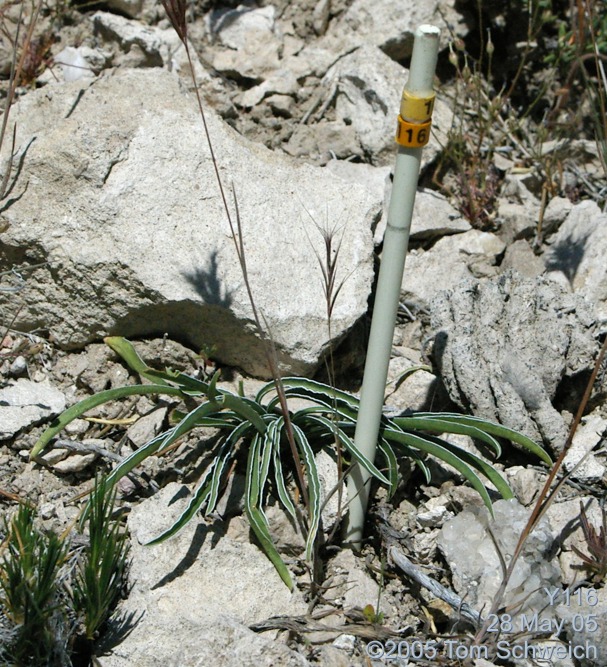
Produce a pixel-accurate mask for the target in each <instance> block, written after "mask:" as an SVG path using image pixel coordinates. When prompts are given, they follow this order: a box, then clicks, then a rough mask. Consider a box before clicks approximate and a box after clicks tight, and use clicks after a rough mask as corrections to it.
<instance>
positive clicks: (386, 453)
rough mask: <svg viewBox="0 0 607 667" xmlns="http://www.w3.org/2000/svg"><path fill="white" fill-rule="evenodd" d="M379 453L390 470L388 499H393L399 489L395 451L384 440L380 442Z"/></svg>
mask: <svg viewBox="0 0 607 667" xmlns="http://www.w3.org/2000/svg"><path fill="white" fill-rule="evenodd" d="M379 451H380V452H381V453H382V455H383V457H384V460H385V462H386V467H387V469H388V480H389V483H388V498H392V496H393V495H394V494H395V492H396V488H397V487H398V478H399V475H398V461H397V459H396V454H394V450H393V449H392V447H390V445H389V444H388V443H387V442H386V440H385V439H384V438H381V439H380V440H379Z"/></svg>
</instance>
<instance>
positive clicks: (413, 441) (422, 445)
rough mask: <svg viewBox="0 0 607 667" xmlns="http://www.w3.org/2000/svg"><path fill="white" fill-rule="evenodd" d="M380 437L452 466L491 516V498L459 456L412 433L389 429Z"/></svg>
mask: <svg viewBox="0 0 607 667" xmlns="http://www.w3.org/2000/svg"><path fill="white" fill-rule="evenodd" d="M382 435H383V436H384V438H386V439H387V440H389V441H392V442H396V443H404V444H406V445H409V446H410V447H414V448H415V449H419V450H420V451H423V452H425V453H426V454H431V455H432V456H435V457H436V458H437V459H440V460H441V461H444V462H445V463H448V464H449V465H451V466H453V467H454V468H455V469H456V470H457V471H458V472H460V473H461V474H462V475H463V476H464V477H465V478H466V479H467V480H468V482H470V485H471V486H472V487H473V488H474V489H475V491H476V492H477V493H478V494H479V495H480V497H481V498H482V499H483V502H484V503H485V505H486V507H487V509H488V510H489V512H490V513H491V515H492V516H493V506H492V504H491V498H490V497H489V494H488V493H487V489H486V488H485V485H484V484H483V483H482V481H481V480H480V479H479V477H478V476H477V475H476V473H475V472H474V471H473V470H472V468H471V467H470V466H469V465H467V464H466V463H464V462H463V461H462V459H461V458H459V456H457V455H456V454H454V453H453V452H451V451H449V449H446V448H445V447H443V446H441V445H439V444H437V443H435V442H432V441H431V440H427V439H426V438H422V437H420V436H418V435H413V434H412V433H402V432H401V431H391V430H389V429H385V430H384V431H383V433H382Z"/></svg>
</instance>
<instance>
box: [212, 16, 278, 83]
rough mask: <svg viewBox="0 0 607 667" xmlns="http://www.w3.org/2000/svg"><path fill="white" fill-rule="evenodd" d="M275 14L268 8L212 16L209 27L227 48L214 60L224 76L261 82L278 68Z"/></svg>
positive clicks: (214, 63) (215, 65)
mask: <svg viewBox="0 0 607 667" xmlns="http://www.w3.org/2000/svg"><path fill="white" fill-rule="evenodd" d="M275 12H276V10H275V9H274V7H272V6H271V5H269V6H267V7H262V8H259V9H251V8H249V7H245V6H243V5H239V6H238V7H237V8H236V9H229V10H227V11H222V10H218V11H217V12H212V14H211V16H210V21H209V27H210V28H211V31H212V33H213V34H215V35H217V36H218V38H219V41H220V42H221V43H222V44H223V45H224V46H226V47H228V48H227V49H226V50H225V51H219V52H217V53H216V54H215V57H214V58H213V67H214V68H215V69H216V70H217V71H218V72H222V73H224V74H227V75H230V76H234V75H237V76H238V77H242V78H245V79H253V80H256V81H261V80H263V79H265V78H267V76H268V75H269V73H270V72H272V71H273V70H275V69H277V68H278V67H279V61H280V56H281V49H282V43H281V39H280V37H279V36H278V35H277V34H276V31H275V20H274V15H275Z"/></svg>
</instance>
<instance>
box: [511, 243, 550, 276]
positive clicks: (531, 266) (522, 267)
mask: <svg viewBox="0 0 607 667" xmlns="http://www.w3.org/2000/svg"><path fill="white" fill-rule="evenodd" d="M511 269H512V270H514V271H517V272H518V273H520V274H521V275H522V276H525V278H535V277H536V276H539V275H541V274H542V273H544V271H545V267H544V262H543V261H542V260H541V259H540V258H539V257H538V256H537V255H535V253H534V252H533V250H532V249H531V246H530V245H529V243H528V242H527V241H525V240H524V239H520V240H519V241H515V242H514V243H512V244H511V245H509V246H508V247H507V248H506V253H505V255H504V259H503V261H502V263H501V265H500V270H501V271H502V272H503V271H508V270H511Z"/></svg>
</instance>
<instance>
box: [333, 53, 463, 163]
mask: <svg viewBox="0 0 607 667" xmlns="http://www.w3.org/2000/svg"><path fill="white" fill-rule="evenodd" d="M407 76H408V72H407V70H406V69H405V68H404V67H402V66H401V65H399V64H398V63H396V62H394V61H393V60H392V59H391V58H389V57H388V56H387V55H386V54H385V53H383V52H382V51H381V50H380V49H379V48H377V47H374V46H366V45H365V46H361V47H360V48H358V49H356V50H355V51H354V52H353V53H349V54H348V55H345V56H344V57H343V58H340V59H339V60H338V61H337V63H336V64H335V65H334V66H333V67H331V68H330V69H329V70H328V71H327V73H326V75H325V77H324V79H323V81H322V83H321V90H323V89H324V90H325V91H327V96H328V97H329V98H330V97H331V95H334V96H335V114H336V117H337V119H338V120H341V121H342V123H343V125H344V129H345V127H353V128H354V130H355V132H356V136H357V138H358V141H359V143H360V151H361V152H360V153H359V154H360V156H361V157H366V158H369V157H372V159H373V161H374V163H376V164H384V163H390V164H392V163H393V162H394V156H395V153H396V148H397V146H396V143H395V141H394V134H395V131H396V117H397V115H398V112H399V109H400V99H401V95H402V90H403V86H404V85H405V83H406V80H407ZM452 117H453V113H452V112H451V110H450V109H449V107H448V106H447V104H446V103H445V102H443V101H442V100H441V99H438V100H437V101H436V103H435V107H434V114H433V119H432V121H433V122H432V128H433V131H432V137H431V140H430V143H429V144H428V145H427V146H426V148H425V149H424V152H423V154H422V167H423V166H425V165H427V164H429V163H430V162H432V161H433V160H434V159H435V158H436V157H437V155H438V153H439V152H440V150H441V146H442V145H445V144H446V142H447V132H448V130H449V128H450V126H451V121H452Z"/></svg>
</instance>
